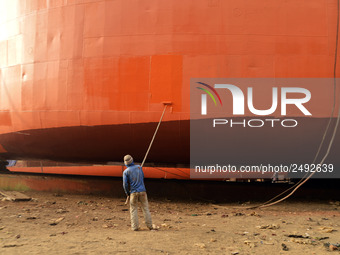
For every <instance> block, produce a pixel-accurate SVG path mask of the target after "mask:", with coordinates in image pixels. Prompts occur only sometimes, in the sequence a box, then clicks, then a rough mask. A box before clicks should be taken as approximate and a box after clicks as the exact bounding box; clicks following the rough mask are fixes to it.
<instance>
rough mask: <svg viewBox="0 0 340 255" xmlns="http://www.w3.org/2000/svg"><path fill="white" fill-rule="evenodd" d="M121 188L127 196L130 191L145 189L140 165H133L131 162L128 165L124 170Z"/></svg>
mask: <svg viewBox="0 0 340 255" xmlns="http://www.w3.org/2000/svg"><path fill="white" fill-rule="evenodd" d="M129 185H130V189H129ZM123 188H124V191H125V193H126V195H128V196H129V195H130V193H135V192H143V191H146V189H145V186H144V173H143V170H142V167H141V166H140V165H135V164H134V163H132V164H130V165H128V168H127V169H125V170H124V172H123Z"/></svg>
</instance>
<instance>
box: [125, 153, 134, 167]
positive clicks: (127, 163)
mask: <svg viewBox="0 0 340 255" xmlns="http://www.w3.org/2000/svg"><path fill="white" fill-rule="evenodd" d="M132 162H133V158H132V157H131V155H126V156H125V157H124V164H125V165H127V166H128V165H130V164H131V163H132Z"/></svg>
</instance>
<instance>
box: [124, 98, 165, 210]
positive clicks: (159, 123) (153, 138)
mask: <svg viewBox="0 0 340 255" xmlns="http://www.w3.org/2000/svg"><path fill="white" fill-rule="evenodd" d="M162 104H163V105H164V109H163V113H162V116H161V119H160V120H159V122H158V125H157V128H156V130H155V133H154V134H153V137H152V139H151V142H150V144H149V148H148V150H147V151H146V153H145V156H144V159H143V162H142V165H141V167H142V168H143V166H144V163H145V160H146V158H147V157H148V154H149V151H150V149H151V146H152V144H153V141H154V140H155V137H156V135H157V132H158V129H159V126H160V125H161V123H162V120H163V116H164V114H165V111H166V108H167V107H168V106H170V105H172V102H171V101H163V102H162ZM129 199H130V196H127V198H126V201H125V204H127V203H128V202H129Z"/></svg>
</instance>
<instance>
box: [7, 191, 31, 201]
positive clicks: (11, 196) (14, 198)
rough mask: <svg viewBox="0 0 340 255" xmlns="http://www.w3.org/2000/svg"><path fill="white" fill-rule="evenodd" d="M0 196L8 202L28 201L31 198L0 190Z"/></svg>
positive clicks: (16, 192)
mask: <svg viewBox="0 0 340 255" xmlns="http://www.w3.org/2000/svg"><path fill="white" fill-rule="evenodd" d="M0 194H1V195H3V196H4V197H5V199H6V200H10V201H29V200H31V197H28V196H26V195H25V194H22V193H20V192H18V191H3V190H0Z"/></svg>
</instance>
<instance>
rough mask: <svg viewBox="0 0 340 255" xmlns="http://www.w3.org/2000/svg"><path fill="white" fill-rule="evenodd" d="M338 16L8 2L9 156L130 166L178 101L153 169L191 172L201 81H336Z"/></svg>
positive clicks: (220, 6) (0, 97)
mask: <svg viewBox="0 0 340 255" xmlns="http://www.w3.org/2000/svg"><path fill="white" fill-rule="evenodd" d="M336 15H337V10H336V0H302V1H294V0H288V1H287V0H277V1H263V0H226V1H223V0H183V1H177V0H167V1H159V0H143V1H140V0H131V1H130V0H129V1H127V0H68V1H57V0H56V1H48V0H46V1H45V0H4V1H1V2H0V153H2V156H3V157H7V158H9V157H10V158H17V157H18V158H37V159H54V160H69V161H121V159H122V156H124V154H127V153H130V151H131V148H130V147H131V146H130V147H128V146H126V145H125V143H126V139H131V143H132V144H133V143H134V141H136V140H137V141H138V142H136V146H137V149H136V151H135V154H137V157H136V158H138V159H139V160H141V158H142V155H143V154H144V152H145V151H146V148H147V143H148V141H149V140H150V139H151V136H152V132H153V130H154V127H155V124H156V122H157V121H158V120H159V117H160V114H161V111H162V109H163V105H162V103H161V102H162V101H171V102H172V103H173V104H172V106H171V107H170V109H169V111H168V112H167V113H166V114H165V116H164V122H165V123H169V124H168V129H166V130H165V131H164V132H160V134H159V137H157V139H160V140H158V144H157V139H156V142H155V150H156V151H155V152H154V153H155V154H154V155H152V153H150V160H151V161H152V162H156V163H157V162H167V161H168V158H170V159H172V160H170V161H171V162H170V163H174V162H178V163H186V164H187V163H188V161H189V152H188V149H189V138H188V136H189V125H188V124H187V122H188V120H189V111H190V107H189V103H190V99H189V98H190V96H189V84H190V78H193V77H204V78H209V77H211V78H214V77H226V78H228V77H237V78H242V77H251V78H258V77H271V78H275V77H279V78H282V77H288V78H298V77H302V78H313V77H326V78H327V77H333V65H334V51H335V40H336V24H337V20H336V17H337V16H336ZM338 60H340V59H338ZM308 89H310V91H311V93H312V94H313V95H315V94H318V93H320V88H318V87H313V86H311V87H310V88H308ZM332 91H333V87H332V86H327V87H325V88H323V92H322V93H323V94H322V96H323V97H324V98H325V99H329V98H332ZM254 93H256V91H255V92H254ZM332 103H333V102H332V100H325V102H324V104H322V105H317V104H315V105H313V104H312V103H311V104H310V105H309V107H310V109H311V111H313V118H328V117H330V112H331V110H330V109H331V108H332ZM262 104H263V105H264V104H266V101H265V100H264V101H263V102H261V101H260V102H258V105H257V106H258V107H261V106H262ZM337 104H338V103H337ZM150 123H151V124H154V125H153V126H152V125H149V126H145V125H146V124H150ZM103 126H104V127H110V131H106V132H110V133H112V134H114V135H107V134H103V133H101V132H102V128H101V127H103ZM83 127H87V129H86V131H83V129H82V128H83ZM122 127H123V129H124V130H125V131H124V132H123V131H121V128H122ZM66 128H69V129H67V130H69V131H67V134H66V133H65V132H66ZM92 128H93V129H92ZM91 130H96V131H93V132H92V131H91ZM42 133H43V135H44V137H45V138H44V139H42V138H41V137H42V136H41V134H42ZM89 136H91V138H89ZM46 137H48V138H46ZM73 137H77V138H76V140H74V139H73ZM98 137H99V138H98ZM105 137H106V138H105ZM117 137H118V138H117ZM132 138H133V139H132ZM96 141H100V144H96ZM129 144H130V141H129ZM75 145H77V146H75ZM72 146H75V147H72ZM124 146H126V147H124ZM67 148H70V151H71V152H70V151H67ZM122 148H124V150H123V149H122ZM65 150H66V151H67V153H65ZM181 150H183V151H181ZM108 151H109V152H110V155H108ZM150 171H151V170H150ZM152 173H153V176H158V172H157V171H153V172H152Z"/></svg>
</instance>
